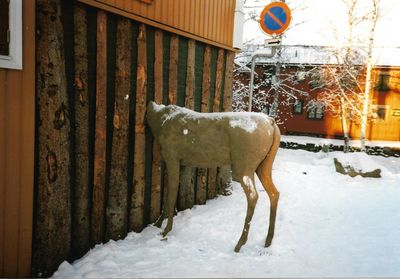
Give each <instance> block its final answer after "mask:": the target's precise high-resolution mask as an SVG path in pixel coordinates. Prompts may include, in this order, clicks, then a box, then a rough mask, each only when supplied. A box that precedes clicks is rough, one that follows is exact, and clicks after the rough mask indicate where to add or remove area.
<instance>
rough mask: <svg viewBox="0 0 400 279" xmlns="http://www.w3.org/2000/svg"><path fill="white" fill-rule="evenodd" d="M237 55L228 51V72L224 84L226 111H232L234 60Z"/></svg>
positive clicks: (224, 108)
mask: <svg viewBox="0 0 400 279" xmlns="http://www.w3.org/2000/svg"><path fill="white" fill-rule="evenodd" d="M234 59H235V53H234V52H232V51H228V53H227V55H226V70H225V84H224V100H223V101H224V105H223V110H224V111H232V83H233V60H234Z"/></svg>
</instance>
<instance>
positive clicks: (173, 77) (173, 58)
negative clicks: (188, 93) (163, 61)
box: [168, 35, 179, 105]
mask: <svg viewBox="0 0 400 279" xmlns="http://www.w3.org/2000/svg"><path fill="white" fill-rule="evenodd" d="M178 50H179V37H178V36H177V35H172V36H171V47H170V57H169V94H168V101H169V104H173V105H176V102H177V100H178V92H177V90H178Z"/></svg>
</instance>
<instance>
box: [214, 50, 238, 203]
mask: <svg viewBox="0 0 400 279" xmlns="http://www.w3.org/2000/svg"><path fill="white" fill-rule="evenodd" d="M234 59H235V53H234V52H232V51H228V53H227V55H226V59H225V73H224V75H225V80H224V99H223V105H222V110H223V111H232V83H233V60H234ZM217 180H218V185H217V191H218V194H222V195H228V194H230V192H229V190H228V188H229V186H230V184H231V181H232V175H231V169H230V167H222V168H220V169H219V171H218V178H217Z"/></svg>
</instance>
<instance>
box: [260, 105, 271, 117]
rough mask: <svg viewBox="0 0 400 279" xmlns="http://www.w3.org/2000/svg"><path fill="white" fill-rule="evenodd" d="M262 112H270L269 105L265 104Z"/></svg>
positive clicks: (267, 113)
mask: <svg viewBox="0 0 400 279" xmlns="http://www.w3.org/2000/svg"><path fill="white" fill-rule="evenodd" d="M261 112H262V113H265V114H266V115H269V114H270V112H271V106H270V105H265V107H264V108H263V109H262V110H261Z"/></svg>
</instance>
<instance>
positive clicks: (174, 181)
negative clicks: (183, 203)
mask: <svg viewBox="0 0 400 279" xmlns="http://www.w3.org/2000/svg"><path fill="white" fill-rule="evenodd" d="M166 165H167V171H168V190H167V192H168V194H167V200H166V206H164V208H165V210H166V213H167V215H168V223H167V226H166V227H165V229H164V232H163V233H162V235H163V236H166V235H167V233H168V232H169V231H171V230H172V223H173V217H174V210H175V203H176V199H177V197H178V189H179V160H168V161H166Z"/></svg>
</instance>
